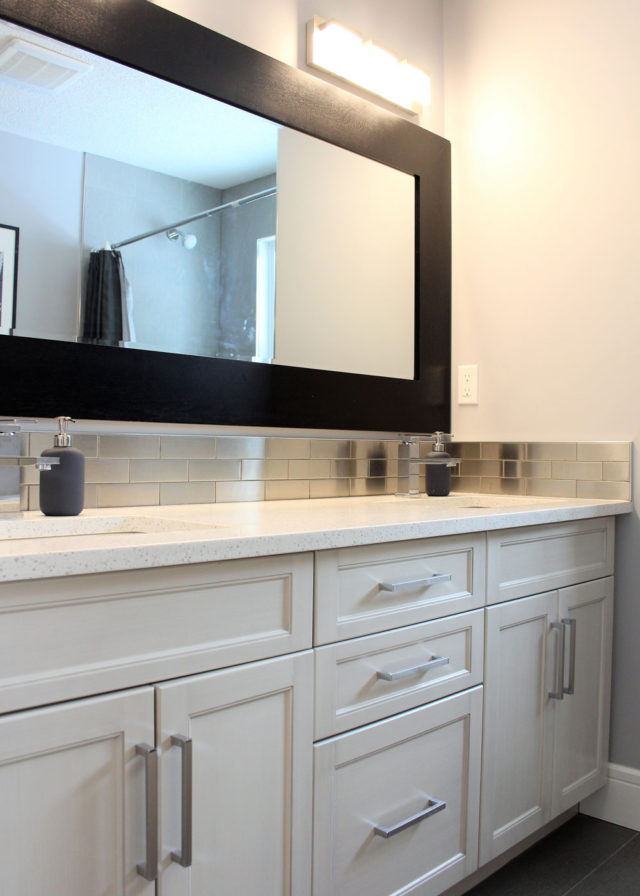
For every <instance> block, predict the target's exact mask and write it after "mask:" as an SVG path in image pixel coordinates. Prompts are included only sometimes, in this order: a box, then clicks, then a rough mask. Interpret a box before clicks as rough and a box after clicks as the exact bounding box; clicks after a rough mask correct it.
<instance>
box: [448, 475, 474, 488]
mask: <svg viewBox="0 0 640 896" xmlns="http://www.w3.org/2000/svg"><path fill="white" fill-rule="evenodd" d="M480 482H481V480H480V477H479V476H457V477H455V478H454V477H453V476H452V477H451V491H452V492H479V491H480Z"/></svg>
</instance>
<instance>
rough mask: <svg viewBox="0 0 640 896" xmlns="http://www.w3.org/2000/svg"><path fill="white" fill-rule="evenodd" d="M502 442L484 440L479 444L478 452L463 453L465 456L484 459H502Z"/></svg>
mask: <svg viewBox="0 0 640 896" xmlns="http://www.w3.org/2000/svg"><path fill="white" fill-rule="evenodd" d="M501 449H502V442H482V443H481V444H478V452H479V453H478V454H471V453H470V454H468V455H467V454H463V455H462V456H463V457H481V458H482V459H483V460H500V459H501V457H502V451H501Z"/></svg>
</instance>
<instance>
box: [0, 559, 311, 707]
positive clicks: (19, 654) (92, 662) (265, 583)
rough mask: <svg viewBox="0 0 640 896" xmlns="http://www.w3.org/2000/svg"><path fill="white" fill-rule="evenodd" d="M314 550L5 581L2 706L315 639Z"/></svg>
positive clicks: (206, 666)
mask: <svg viewBox="0 0 640 896" xmlns="http://www.w3.org/2000/svg"><path fill="white" fill-rule="evenodd" d="M312 606H313V554H310V553H308V554H290V555H282V556H275V557H259V558H251V559H247V560H228V561H220V562H216V563H201V564H195V565H192V566H171V567H160V568H153V569H144V570H141V569H138V570H131V571H127V572H110V573H101V574H98V575H87V576H69V577H67V578H64V579H45V580H40V581H24V582H15V583H6V584H2V585H0V619H1V625H0V711H8V710H11V709H16V708H21V707H27V706H33V705H36V704H44V703H50V702H53V701H56V700H66V699H69V698H72V697H78V696H82V695H84V694H89V693H98V692H100V691H111V690H116V689H118V688H121V687H133V686H135V685H138V684H143V683H147V682H153V681H160V680H163V679H168V678H173V677H175V676H182V675H191V674H193V673H197V672H205V671H208V670H210V669H218V668H221V667H223V666H231V665H234V664H236V663H246V662H250V661H252V660H258V659H264V658H267V657H271V656H278V655H280V654H284V653H289V652H291V651H296V650H305V649H307V648H309V647H311V626H312Z"/></svg>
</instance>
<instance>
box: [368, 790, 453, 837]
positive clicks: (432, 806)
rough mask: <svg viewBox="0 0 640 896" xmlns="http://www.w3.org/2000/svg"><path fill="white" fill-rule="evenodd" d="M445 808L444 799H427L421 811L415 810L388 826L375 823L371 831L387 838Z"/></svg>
mask: <svg viewBox="0 0 640 896" xmlns="http://www.w3.org/2000/svg"><path fill="white" fill-rule="evenodd" d="M446 808H447V804H446V803H445V802H444V800H432V799H429V802H428V803H427V806H426V808H425V809H423V810H422V811H421V812H417V813H416V814H415V815H411V816H410V817H409V818H405V820H404V821H400V822H398V824H394V825H392V826H391V827H390V828H387V827H384V825H381V824H376V825H374V826H373V833H374V834H377V835H378V837H384V838H385V839H388V838H389V837H395V835H396V834H399V833H400V831H406V829H407V828H410V827H411V826H412V825H414V824H418V822H419V821H424V819H425V818H429V817H430V816H431V815H435V814H436V812H441V811H442V810H443V809H446Z"/></svg>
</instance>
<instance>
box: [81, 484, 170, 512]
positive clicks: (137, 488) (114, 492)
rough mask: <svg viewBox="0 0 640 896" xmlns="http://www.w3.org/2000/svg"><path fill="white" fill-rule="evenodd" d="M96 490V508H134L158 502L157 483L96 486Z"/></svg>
mask: <svg viewBox="0 0 640 896" xmlns="http://www.w3.org/2000/svg"><path fill="white" fill-rule="evenodd" d="M96 489H97V506H98V507H136V506H137V505H150V504H158V503H159V502H160V486H159V484H158V483H157V482H144V483H135V484H131V483H130V484H128V485H98V486H96Z"/></svg>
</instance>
